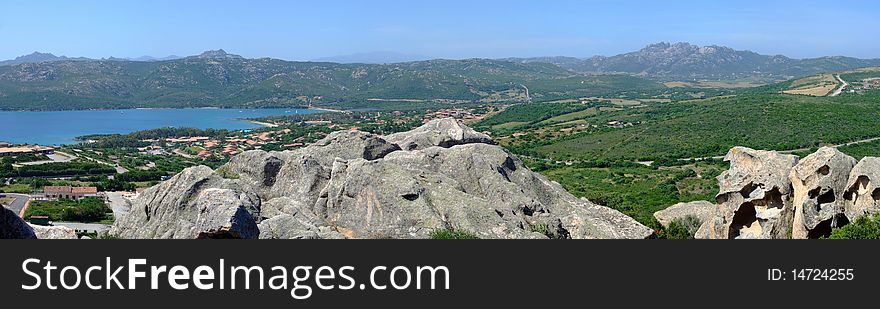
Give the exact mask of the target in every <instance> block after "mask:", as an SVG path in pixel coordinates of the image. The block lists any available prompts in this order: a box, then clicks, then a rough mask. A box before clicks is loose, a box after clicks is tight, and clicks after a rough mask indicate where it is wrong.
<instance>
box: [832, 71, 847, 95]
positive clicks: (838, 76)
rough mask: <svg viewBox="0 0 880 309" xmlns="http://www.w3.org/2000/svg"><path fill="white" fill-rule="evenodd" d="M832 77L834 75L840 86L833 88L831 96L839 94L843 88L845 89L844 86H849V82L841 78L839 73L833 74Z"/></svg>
mask: <svg viewBox="0 0 880 309" xmlns="http://www.w3.org/2000/svg"><path fill="white" fill-rule="evenodd" d="M834 77H836V78H837V80H838V81H840V88H837V90H834V93H832V94H831V96H832V97H836V96H839V95H840V94H841V93H843V89H845V88H846V86H849V84H848V83H847V82H846V81H845V80H843V78H840V74H838V75H835V76H834Z"/></svg>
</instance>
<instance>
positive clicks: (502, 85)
mask: <svg viewBox="0 0 880 309" xmlns="http://www.w3.org/2000/svg"><path fill="white" fill-rule="evenodd" d="M24 66H25V65H11V66H0V76H5V78H0V92H2V93H3V94H4V95H3V96H0V109H7V110H55V109H58V107H59V106H64V108H65V109H89V108H100V109H111V108H133V107H205V106H213V107H239V108H257V107H301V106H307V105H315V106H325V107H335V108H345V109H356V108H375V106H376V105H380V104H376V102H377V101H372V100H369V99H375V98H379V99H385V100H389V101H394V100H395V99H398V100H399V102H396V104H397V106H398V107H406V106H407V105H418V104H422V103H420V102H412V101H406V100H400V99H408V100H429V101H431V100H440V101H442V100H447V101H459V102H475V101H480V100H482V101H484V102H522V101H525V100H526V98H525V87H523V86H526V87H529V90H530V91H529V92H530V95H531V97H533V98H536V99H541V100H550V99H554V98H559V97H567V96H568V97H570V96H598V95H605V94H612V93H622V94H627V93H633V94H637V93H642V92H649V91H655V92H656V91H663V90H664V87H663V85H661V84H659V83H656V82H653V81H649V80H646V79H643V78H639V77H633V76H625V75H609V76H583V75H577V74H573V73H572V72H570V71H568V70H565V69H562V68H560V67H557V66H555V65H552V64H548V63H518V62H509V61H502V60H488V59H467V60H431V61H419V62H408V63H396V64H390V65H374V64H338V63H317V62H292V61H283V60H276V59H197V58H188V59H180V60H173V61H161V62H135V61H77V62H69V61H58V62H43V63H38V64H28V65H27V67H26V68H25V67H24ZM21 70H26V72H27V73H22V74H19V72H21ZM414 103H415V104H414ZM427 103H429V104H433V102H427ZM398 107H394V109H398ZM421 108H422V109H424V108H425V105H422V107H421ZM427 108H430V107H427Z"/></svg>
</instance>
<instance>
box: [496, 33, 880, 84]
mask: <svg viewBox="0 0 880 309" xmlns="http://www.w3.org/2000/svg"><path fill="white" fill-rule="evenodd" d="M506 60H510V61H516V62H521V63H530V62H542V63H552V64H555V65H557V66H560V67H562V68H565V69H568V70H572V71H574V72H578V73H587V74H607V73H626V74H633V75H637V76H644V77H648V78H652V79H656V80H663V81H672V80H683V81H689V80H695V79H696V80H738V79H745V78H751V79H759V80H763V81H779V80H786V79H790V78H793V77H800V76H806V75H812V74H816V73H821V72H831V71H840V70H848V69H853V68H859V67H868V66H878V65H880V59H858V58H852V57H842V56H834V57H819V58H808V59H793V58H789V57H786V56H782V55H761V54H758V53H755V52H752V51H743V50H734V49H732V48H730V47H724V46H717V45H710V46H696V45H692V44H689V43H684V42H679V43H674V44H671V43H665V42H663V43H656V44H651V45H648V46H646V47H645V48H642V49H640V50H638V51H634V52H630V53H625V54H620V55H615V56H610V57H605V56H594V57H590V58H586V59H580V58H573V57H536V58H507V59H506Z"/></svg>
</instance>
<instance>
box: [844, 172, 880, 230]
mask: <svg viewBox="0 0 880 309" xmlns="http://www.w3.org/2000/svg"><path fill="white" fill-rule="evenodd" d="M845 188H846V192H844V194H843V197H844V199H845V200H846V201H845V205H844V215H846V218H847V220H848V221H850V222H853V221H855V219H856V218H858V217H860V216H863V215H874V214H877V213H880V203H878V201H880V158H875V157H865V158H863V159H862V160H861V161H859V163H857V164H856V165H855V166H854V167H853V169H852V171H851V172H850V174H849V178H847V181H846V187H845Z"/></svg>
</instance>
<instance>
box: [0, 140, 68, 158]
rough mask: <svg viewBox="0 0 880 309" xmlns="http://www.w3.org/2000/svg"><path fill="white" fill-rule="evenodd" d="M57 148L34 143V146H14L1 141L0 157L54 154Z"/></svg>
mask: <svg viewBox="0 0 880 309" xmlns="http://www.w3.org/2000/svg"><path fill="white" fill-rule="evenodd" d="M53 153H55V148H52V147H47V146H40V145H33V146H13V145H12V144H10V143H5V142H0V157H2V156H18V155H23V154H53Z"/></svg>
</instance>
